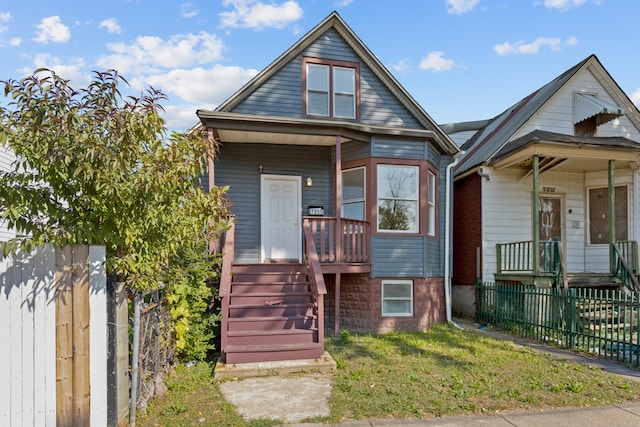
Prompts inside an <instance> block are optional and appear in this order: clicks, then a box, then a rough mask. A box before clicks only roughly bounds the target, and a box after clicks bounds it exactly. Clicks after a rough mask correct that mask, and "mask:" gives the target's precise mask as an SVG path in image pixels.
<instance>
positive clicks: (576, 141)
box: [449, 55, 640, 316]
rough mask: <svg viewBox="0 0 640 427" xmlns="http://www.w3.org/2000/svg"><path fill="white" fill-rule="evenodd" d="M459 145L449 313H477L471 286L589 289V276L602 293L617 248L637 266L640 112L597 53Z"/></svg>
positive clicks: (611, 272) (610, 279) (613, 278)
mask: <svg viewBox="0 0 640 427" xmlns="http://www.w3.org/2000/svg"><path fill="white" fill-rule="evenodd" d="M478 123H479V122H478ZM465 130H467V129H466V128H464V127H460V126H458V127H456V126H451V129H449V132H450V133H451V134H456V133H459V132H461V131H465ZM461 149H462V151H463V152H464V155H463V156H462V158H461V160H460V161H459V163H458V164H457V165H456V167H455V169H454V208H453V210H454V219H453V230H454V242H453V252H454V261H453V262H454V266H453V311H454V313H456V314H460V315H465V316H473V315H474V314H475V308H474V288H473V286H472V285H473V284H474V283H475V281H476V280H477V279H480V280H482V281H485V282H501V283H523V284H527V285H532V286H554V285H558V284H559V283H558V281H559V280H560V279H562V276H561V275H558V273H559V272H564V273H566V274H567V280H566V281H565V280H564V279H563V280H562V285H563V286H564V285H565V284H567V285H568V286H575V287H584V286H589V285H590V286H596V285H595V284H593V282H592V279H593V278H594V277H596V276H599V278H600V279H601V280H600V282H599V283H598V286H599V285H602V284H605V283H608V284H610V285H612V284H613V283H615V282H616V275H617V274H618V273H617V272H616V271H615V270H616V267H615V266H616V263H617V255H615V247H618V248H619V249H621V250H622V251H623V252H624V251H628V253H627V252H625V256H626V257H627V261H628V262H629V264H630V265H631V267H632V269H637V263H638V260H637V252H633V250H632V249H635V248H636V247H637V243H636V241H637V240H639V239H640V173H639V169H638V166H639V165H640V112H639V111H638V109H637V107H636V106H635V105H634V104H633V103H632V101H631V100H630V99H629V97H628V96H627V95H626V94H625V93H624V92H623V91H622V89H621V88H620V86H619V85H618V84H617V83H616V82H615V81H614V80H613V78H612V77H611V75H610V74H609V73H608V72H607V71H606V70H605V68H604V67H603V65H602V64H601V63H600V61H599V60H598V58H597V57H596V56H595V55H591V56H589V57H587V58H586V59H584V60H583V61H581V62H580V63H578V64H576V65H575V66H573V67H571V68H570V69H568V70H567V71H565V72H564V73H562V74H561V75H560V76H558V77H556V78H555V79H553V80H552V81H551V82H549V83H547V84H546V85H544V86H542V87H541V88H540V89H538V90H536V91H535V92H533V93H531V94H530V95H528V96H527V97H525V98H523V99H522V100H520V101H519V102H517V103H516V104H514V105H513V106H511V107H509V108H508V109H506V110H505V111H504V112H503V113H501V114H499V115H498V116H496V117H495V118H493V119H491V120H489V121H488V122H487V123H486V124H485V125H484V126H482V127H481V128H480V129H479V130H478V131H477V132H476V133H475V134H474V135H473V136H472V137H471V138H469V139H468V140H467V141H466V142H465V143H464V144H462V146H461ZM610 194H611V195H615V197H611V196H610ZM611 201H613V203H610V202H611ZM609 206H615V208H614V210H612V209H610V208H609ZM611 230H613V232H611ZM610 236H611V237H610ZM557 241H559V242H560V243H557ZM614 245H615V247H614ZM556 247H558V248H559V250H560V253H561V255H562V256H563V258H564V264H562V263H560V261H561V260H562V257H559V256H555V255H554V252H553V251H554V250H555V248H556ZM534 248H537V249H534ZM633 274H634V275H635V274H637V271H633ZM623 275H624V274H621V273H620V274H619V276H623ZM587 278H588V279H589V281H587V280H586V279H587Z"/></svg>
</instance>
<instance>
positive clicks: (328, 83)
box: [302, 58, 360, 119]
mask: <svg viewBox="0 0 640 427" xmlns="http://www.w3.org/2000/svg"><path fill="white" fill-rule="evenodd" d="M302 82H303V86H304V93H303V98H304V108H305V114H307V115H310V116H322V117H334V118H341V119H357V118H358V117H359V111H358V110H359V108H358V107H359V105H360V102H359V97H360V67H359V65H358V64H357V63H351V62H344V61H328V60H323V59H319V58H304V59H303V76H302Z"/></svg>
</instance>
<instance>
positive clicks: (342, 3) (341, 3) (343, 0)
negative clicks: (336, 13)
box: [334, 0, 356, 7]
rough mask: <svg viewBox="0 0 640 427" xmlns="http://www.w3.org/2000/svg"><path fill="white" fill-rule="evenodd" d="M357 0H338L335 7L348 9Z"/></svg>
mask: <svg viewBox="0 0 640 427" xmlns="http://www.w3.org/2000/svg"><path fill="white" fill-rule="evenodd" d="M354 1H356V0H336V1H335V3H334V6H335V7H347V6H349V5H350V4H351V3H353V2H354Z"/></svg>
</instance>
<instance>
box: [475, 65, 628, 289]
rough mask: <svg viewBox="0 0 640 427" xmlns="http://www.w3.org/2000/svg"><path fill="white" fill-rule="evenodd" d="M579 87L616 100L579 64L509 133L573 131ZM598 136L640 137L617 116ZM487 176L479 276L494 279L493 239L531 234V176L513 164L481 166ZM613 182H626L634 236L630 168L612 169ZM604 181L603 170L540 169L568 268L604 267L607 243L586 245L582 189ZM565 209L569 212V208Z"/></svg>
mask: <svg viewBox="0 0 640 427" xmlns="http://www.w3.org/2000/svg"><path fill="white" fill-rule="evenodd" d="M576 92H584V93H590V94H594V95H597V96H598V97H600V98H602V99H603V100H605V101H608V102H610V103H612V104H618V103H617V102H616V101H615V100H614V99H613V98H612V96H610V95H609V93H608V92H607V91H606V90H605V88H604V87H603V86H602V85H601V84H600V82H599V80H598V79H597V78H596V76H594V75H593V74H592V73H591V72H590V71H588V70H583V71H581V72H580V73H578V74H577V75H576V76H574V77H573V78H572V79H571V80H570V81H569V82H568V84H567V85H566V86H565V87H563V88H562V90H560V91H559V92H558V93H556V94H555V95H554V96H553V97H552V98H551V99H550V100H549V102H547V104H545V105H544V106H543V107H542V108H541V109H540V110H539V111H538V112H537V113H536V114H535V115H534V116H533V117H532V118H531V119H530V120H529V121H528V122H527V123H526V125H525V126H523V127H522V128H521V129H520V130H519V131H518V132H516V133H515V134H514V135H513V137H512V139H515V138H518V137H520V136H523V135H525V134H527V133H529V132H532V131H534V130H536V129H539V130H545V131H550V132H557V133H563V134H568V135H573V95H574V93H576ZM599 135H600V136H622V137H626V138H629V139H633V140H635V141H639V142H640V132H639V131H638V129H636V128H635V127H634V126H633V124H632V123H631V121H630V120H629V119H628V118H627V117H626V116H622V117H620V118H618V119H616V120H613V121H611V122H609V123H606V124H604V125H602V126H600V128H599ZM485 171H487V172H488V173H489V174H490V175H491V180H490V181H486V180H483V183H482V185H483V190H482V194H483V202H482V203H483V207H482V223H483V233H484V235H483V241H484V250H483V253H484V256H483V258H484V259H483V265H484V270H483V280H490V281H491V280H494V273H495V271H496V259H495V257H496V250H495V245H496V243H508V242H516V241H523V240H531V239H532V229H531V193H532V183H531V177H527V178H523V176H524V172H523V171H517V170H509V171H496V170H492V169H488V168H485ZM615 180H616V185H620V184H628V185H629V239H630V240H638V239H639V238H640V231H639V230H640V223H639V222H640V221H639V218H638V211H639V210H640V197H639V193H638V192H639V191H640V188H639V183H640V175H639V172H638V170H637V168H636V169H631V168H624V169H618V170H616V171H615ZM607 185H608V180H607V171H606V170H604V171H600V172H596V173H578V172H575V173H557V172H554V173H543V174H542V175H541V176H540V186H539V191H540V192H542V191H543V190H542V189H543V187H553V188H555V192H554V193H553V194H556V195H558V196H560V197H561V198H562V208H563V218H562V221H563V230H564V235H563V238H562V240H563V242H564V246H565V254H566V257H567V258H566V259H567V269H568V270H569V272H607V271H609V255H608V246H607V245H589V244H588V241H587V228H588V218H587V191H588V189H589V188H592V187H606V186H607ZM570 211H571V212H570Z"/></svg>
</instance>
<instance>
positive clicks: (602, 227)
mask: <svg viewBox="0 0 640 427" xmlns="http://www.w3.org/2000/svg"><path fill="white" fill-rule="evenodd" d="M628 194H629V192H628V188H627V186H626V185H622V186H618V187H615V205H616V206H615V213H616V218H615V221H616V224H615V227H616V240H628V239H629V195H628ZM588 198H589V201H588V205H589V212H588V215H589V219H588V221H589V244H591V245H605V244H608V243H609V188H608V187H603V188H590V189H589V192H588Z"/></svg>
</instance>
